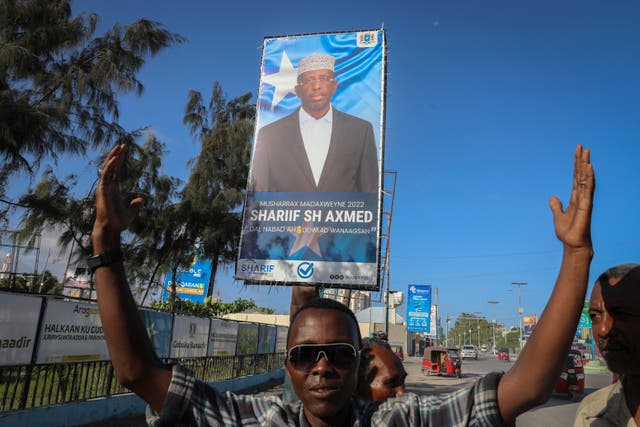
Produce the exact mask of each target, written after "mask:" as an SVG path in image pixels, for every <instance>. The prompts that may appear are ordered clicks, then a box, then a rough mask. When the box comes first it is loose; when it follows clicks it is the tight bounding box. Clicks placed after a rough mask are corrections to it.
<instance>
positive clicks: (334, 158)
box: [249, 53, 378, 193]
mask: <svg viewBox="0 0 640 427" xmlns="http://www.w3.org/2000/svg"><path fill="white" fill-rule="evenodd" d="M337 87H338V80H337V78H336V73H335V58H334V57H333V56H332V55H329V54H326V53H312V54H310V55H307V56H305V57H304V58H302V59H301V60H300V62H299V63H298V68H297V79H296V85H295V94H296V96H297V97H298V98H299V99H300V106H299V107H298V108H297V109H296V110H294V112H293V113H291V114H289V115H287V116H285V117H283V118H281V119H279V120H277V121H275V122H273V123H270V124H268V125H266V126H264V127H263V128H261V129H260V131H259V133H258V137H257V138H256V149H255V154H254V157H253V164H252V168H251V170H252V174H251V179H250V186H249V189H250V190H253V191H277V192H308V191H325V192H327V191H329V192H369V193H373V192H375V191H376V190H377V188H378V158H377V153H376V152H377V147H376V143H375V139H374V134H373V126H372V125H371V123H370V122H368V121H366V120H363V119H361V118H358V117H355V116H353V115H351V114H348V113H345V112H342V111H340V110H338V109H337V108H335V107H334V106H333V104H332V102H331V101H332V98H333V96H334V94H335V93H336V89H337Z"/></svg>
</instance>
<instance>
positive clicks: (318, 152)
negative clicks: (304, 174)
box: [298, 106, 333, 185]
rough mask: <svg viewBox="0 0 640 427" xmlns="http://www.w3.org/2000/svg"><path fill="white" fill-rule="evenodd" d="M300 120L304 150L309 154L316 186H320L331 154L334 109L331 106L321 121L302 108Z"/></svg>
mask: <svg viewBox="0 0 640 427" xmlns="http://www.w3.org/2000/svg"><path fill="white" fill-rule="evenodd" d="M298 118H299V120H300V131H301V132H302V141H303V142H304V149H305V151H306V152H307V158H308V159H309V164H310V165H311V171H312V172H313V177H314V178H315V180H316V185H318V183H319V182H320V176H321V175H322V169H323V167H324V162H325V161H326V160H327V154H328V153H329V144H330V142H331V124H332V122H333V107H332V106H329V111H327V114H325V115H324V116H322V117H320V118H319V119H316V118H314V117H312V116H310V115H309V114H308V113H307V112H306V111H304V109H303V108H300V114H299V115H298Z"/></svg>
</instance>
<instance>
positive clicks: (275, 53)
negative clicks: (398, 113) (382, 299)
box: [235, 30, 386, 290]
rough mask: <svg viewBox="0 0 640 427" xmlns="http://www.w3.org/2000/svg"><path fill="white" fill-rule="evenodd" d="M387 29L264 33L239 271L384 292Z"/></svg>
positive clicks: (252, 278) (264, 279)
mask: <svg viewBox="0 0 640 427" xmlns="http://www.w3.org/2000/svg"><path fill="white" fill-rule="evenodd" d="M385 54H386V40H385V33H384V31H383V30H371V31H354V32H344V33H324V34H307V35H299V36H284V37H269V38H265V39H264V43H263V54H262V62H261V67H260V70H261V74H260V86H259V90H258V111H257V117H256V131H255V133H254V134H255V139H254V144H253V147H254V150H253V155H252V161H251V170H250V173H249V180H248V186H247V196H246V201H245V208H244V213H243V225H242V232H241V240H240V248H239V252H238V261H237V264H236V272H235V276H236V278H238V279H243V280H245V281H248V282H257V283H267V284H276V285H277V284H295V283H306V284H331V285H335V286H337V287H343V288H362V289H372V290H377V289H378V279H379V278H378V262H379V256H380V255H379V240H380V218H381V217H380V209H381V203H382V202H381V192H380V188H381V187H382V171H383V153H384V150H383V145H384V144H383V141H384V94H385V90H384V88H385V68H386V64H385Z"/></svg>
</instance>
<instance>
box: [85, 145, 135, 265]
mask: <svg viewBox="0 0 640 427" xmlns="http://www.w3.org/2000/svg"><path fill="white" fill-rule="evenodd" d="M125 150H126V145H124V144H120V145H116V146H115V147H114V148H113V149H112V150H111V151H110V152H109V154H108V155H107V157H106V159H105V160H104V163H103V164H102V167H101V168H100V181H99V183H98V188H97V189H96V220H95V222H94V224H93V231H92V232H91V238H92V241H93V245H94V253H96V254H97V253H101V252H105V251H109V250H114V249H118V248H119V246H120V233H121V232H122V231H123V230H125V229H126V228H127V227H128V226H129V224H131V221H133V218H135V216H136V214H137V213H138V211H139V210H140V208H141V207H142V205H143V204H144V200H143V199H142V198H140V197H137V198H135V199H133V200H132V201H131V203H129V204H128V205H127V204H125V203H124V201H123V200H122V197H121V195H120V180H119V176H118V175H119V172H120V166H121V165H122V162H123V160H124V153H125Z"/></svg>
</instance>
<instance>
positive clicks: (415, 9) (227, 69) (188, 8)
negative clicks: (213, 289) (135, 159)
mask: <svg viewBox="0 0 640 427" xmlns="http://www.w3.org/2000/svg"><path fill="white" fill-rule="evenodd" d="M73 5H74V13H79V12H81V11H92V12H96V13H98V14H99V15H100V16H101V18H102V21H101V28H102V29H104V28H106V27H108V26H111V25H112V24H113V23H115V22H119V23H121V24H126V23H129V22H131V21H133V20H135V19H136V18H138V17H146V18H150V19H153V20H157V21H160V22H162V23H163V24H164V25H165V26H166V28H168V29H169V30H171V31H174V32H177V33H179V34H181V35H183V36H185V37H186V38H187V39H188V41H187V42H186V43H184V44H182V45H178V46H175V47H173V48H170V49H168V50H166V51H164V52H163V53H162V54H160V55H159V56H158V57H156V58H154V59H152V60H150V61H149V62H148V64H147V65H146V66H145V67H144V69H143V70H142V72H141V73H140V75H139V77H140V79H141V80H142V82H143V84H144V85H145V92H144V94H143V96H142V97H139V98H137V97H133V96H131V97H124V98H122V100H121V105H120V107H121V108H120V117H121V124H122V125H123V126H125V127H126V128H129V129H133V128H137V127H141V126H150V127H151V128H152V129H153V130H154V132H155V133H156V135H157V136H158V137H159V138H160V139H161V140H162V141H164V142H165V143H166V144H167V150H168V156H167V158H166V164H165V172H166V173H168V174H170V175H174V176H178V177H181V178H183V179H186V177H187V174H188V171H187V168H186V166H185V164H186V161H187V160H188V159H189V158H192V157H194V156H196V155H197V153H198V151H199V146H198V143H197V141H194V140H193V139H192V138H191V137H190V136H189V134H188V131H187V129H186V128H185V126H183V125H182V115H183V111H184V106H185V102H186V99H187V93H188V91H189V89H196V90H199V91H201V92H203V94H204V95H205V97H206V99H208V94H209V92H210V90H211V87H212V84H213V82H214V81H215V80H218V81H220V82H221V84H222V85H223V87H224V88H225V90H226V92H227V94H228V95H229V96H230V97H233V96H237V95H240V94H243V93H245V92H252V93H253V94H254V96H255V94H256V91H257V86H258V79H259V67H260V56H261V51H260V49H261V46H262V40H263V37H264V36H270V35H287V34H300V33H313V32H325V31H345V30H361V29H375V28H380V26H381V25H382V24H383V23H384V28H385V29H386V30H387V41H388V83H387V116H386V121H387V127H386V153H385V167H386V168H387V169H393V170H397V171H398V183H397V193H396V204H395V211H394V214H393V222H392V237H391V288H392V289H396V290H402V291H404V292H406V290H407V285H408V284H431V285H433V286H435V287H438V288H439V299H440V305H441V314H450V315H452V316H455V315H456V314H459V313H460V312H462V311H466V312H481V313H482V315H485V316H490V314H491V309H490V307H489V304H488V303H487V301H488V300H496V301H499V302H500V303H499V304H498V305H497V306H496V307H495V317H496V318H497V319H498V320H500V321H504V322H507V323H510V324H511V323H516V322H517V296H516V293H515V292H509V290H514V289H515V286H512V285H511V282H513V281H526V282H528V283H529V284H528V285H527V286H525V287H523V291H522V300H523V306H524V309H525V314H538V315H539V314H540V313H541V312H542V310H543V308H544V305H545V303H546V301H547V299H548V297H549V295H550V293H551V289H552V286H553V283H554V281H555V278H556V274H557V271H558V268H559V265H560V258H561V245H560V243H559V242H558V241H557V240H556V238H555V235H554V231H553V224H552V217H551V212H550V210H549V208H548V204H547V200H548V198H549V196H552V195H556V196H558V197H560V198H561V199H562V200H563V201H564V202H566V200H567V198H568V196H569V192H570V184H571V171H572V169H571V167H572V155H573V149H574V146H575V144H577V143H582V144H584V145H585V146H587V147H589V148H591V149H592V161H593V163H594V165H595V169H596V174H597V180H598V181H597V190H596V206H595V210H594V215H593V240H594V245H595V251H596V256H595V258H594V261H593V266H592V275H591V281H593V279H595V277H596V276H597V274H599V272H601V271H602V270H603V269H605V268H607V267H609V266H611V265H614V264H618V263H621V262H630V261H635V262H639V261H640V258H639V254H640V227H639V226H638V217H639V215H638V212H639V211H640V186H639V185H638V183H639V182H640V171H639V170H640V168H639V167H638V163H639V159H640V140H639V139H640V138H639V135H640V107H639V106H638V100H639V99H640V84H639V83H640V77H639V76H640V26H639V25H638V22H640V3H638V2H636V1H631V0H629V1H617V2H602V1H579V2H578V1H563V2H556V1H547V0H541V1H536V2H515V1H493V0H490V1H484V2H478V1H464V2H462V1H423V2H417V1H415V2H411V1H404V0H400V1H391V2H366V3H365V2H344V1H340V2H336V1H325V2H321V3H314V4H310V3H304V2H294V1H289V0H284V1H278V2H273V3H261V2H256V1H245V2H222V1H218V2H212V1H208V2H205V1H182V2H171V1H165V0H157V1H154V2H142V1H121V0H110V1H108V2H107V1H96V0H93V1H83V2H74V4H73ZM62 166H65V167H68V166H67V165H62ZM80 169H81V170H80V171H79V172H80V173H81V176H83V177H86V181H87V182H89V181H90V180H92V179H93V177H94V176H95V172H94V171H93V170H92V169H90V168H88V167H81V168H80ZM231 274H232V270H230V271H229V272H228V274H226V275H225V277H220V278H219V283H217V284H216V286H219V288H218V289H219V290H220V293H221V295H222V297H223V300H225V301H230V300H233V299H235V298H236V297H238V296H241V297H243V298H254V299H255V300H256V301H257V302H258V303H259V304H260V305H264V306H268V307H272V308H275V309H276V310H277V312H280V313H283V312H288V304H289V296H290V290H289V289H288V288H277V289H273V288H271V289H269V288H264V287H262V288H256V287H251V288H249V289H242V288H241V284H240V283H238V282H234V281H233V279H232V278H231Z"/></svg>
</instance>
